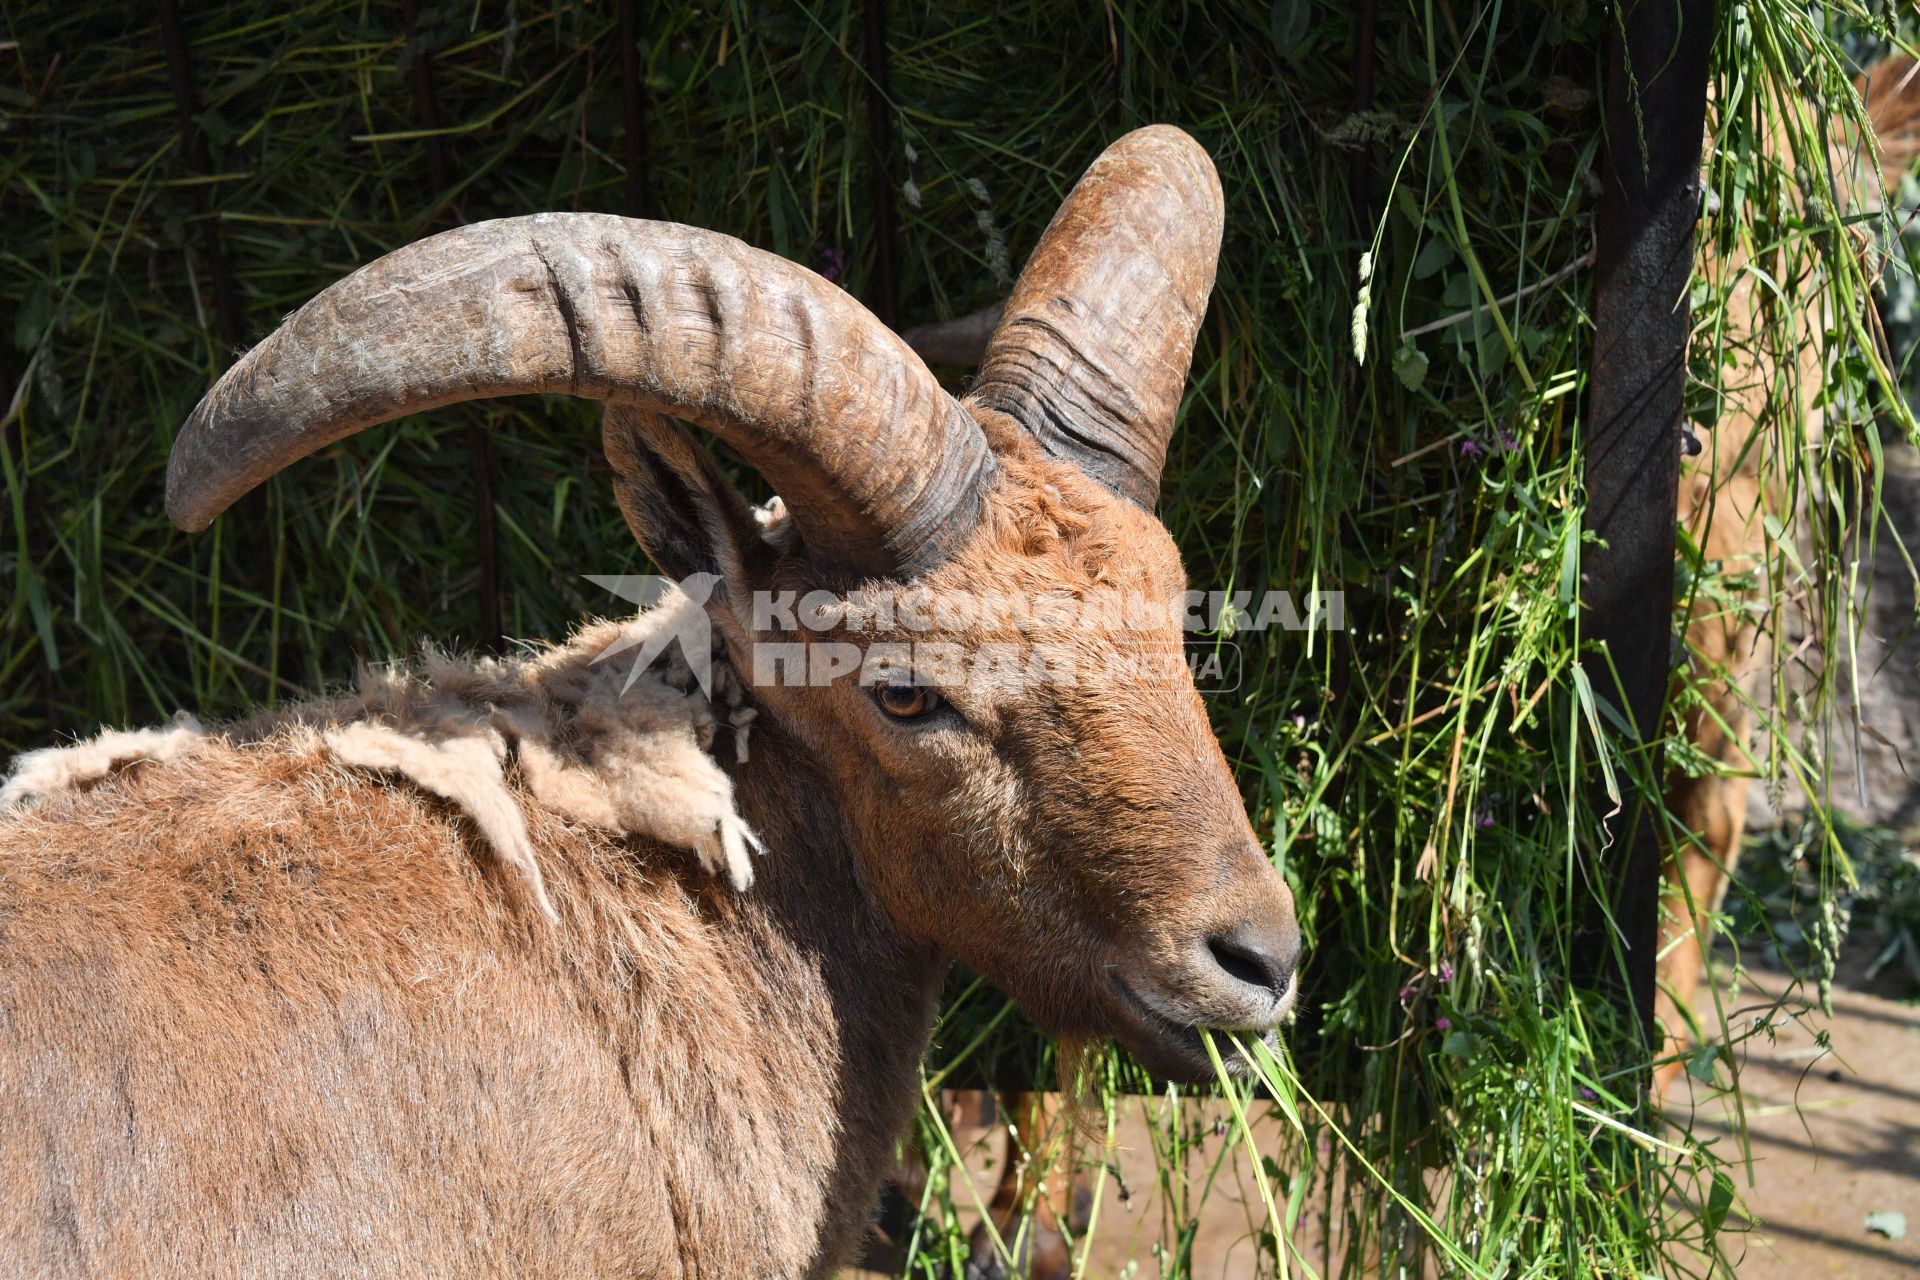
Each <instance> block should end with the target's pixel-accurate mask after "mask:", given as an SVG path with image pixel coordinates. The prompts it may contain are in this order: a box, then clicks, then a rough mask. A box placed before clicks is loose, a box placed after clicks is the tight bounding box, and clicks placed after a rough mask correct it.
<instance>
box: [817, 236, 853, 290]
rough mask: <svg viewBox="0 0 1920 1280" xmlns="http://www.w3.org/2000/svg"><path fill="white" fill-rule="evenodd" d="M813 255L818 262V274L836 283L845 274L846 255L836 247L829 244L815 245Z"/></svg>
mask: <svg viewBox="0 0 1920 1280" xmlns="http://www.w3.org/2000/svg"><path fill="white" fill-rule="evenodd" d="M813 253H814V256H815V257H816V258H818V259H819V260H820V274H821V275H823V276H825V277H826V278H827V279H829V280H832V281H834V282H836V283H838V281H839V279H840V277H841V276H843V275H845V274H846V273H847V255H846V254H845V253H844V252H842V251H841V250H840V249H839V248H838V247H836V246H834V245H830V244H821V245H815V246H814V248H813Z"/></svg>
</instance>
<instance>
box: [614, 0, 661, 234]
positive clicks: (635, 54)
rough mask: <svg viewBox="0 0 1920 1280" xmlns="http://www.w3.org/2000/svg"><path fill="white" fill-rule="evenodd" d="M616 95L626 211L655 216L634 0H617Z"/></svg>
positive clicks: (656, 215) (637, 24) (636, 7)
mask: <svg viewBox="0 0 1920 1280" xmlns="http://www.w3.org/2000/svg"><path fill="white" fill-rule="evenodd" d="M620 99H621V105H622V107H623V108H624V110H625V114H626V146H625V159H626V164H627V212H628V213H629V214H631V215H632V216H633V217H636V218H656V217H658V216H659V213H658V212H657V211H656V209H655V207H654V203H653V181H652V179H653V175H652V172H651V171H650V163H651V162H650V158H649V152H648V149H647V82H646V79H645V78H644V76H643V75H642V74H641V69H640V13H639V5H638V4H636V3H635V0H620Z"/></svg>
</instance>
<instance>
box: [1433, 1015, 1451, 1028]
mask: <svg viewBox="0 0 1920 1280" xmlns="http://www.w3.org/2000/svg"><path fill="white" fill-rule="evenodd" d="M1433 1028H1434V1030H1436V1031H1451V1030H1453V1019H1452V1018H1435V1019H1434V1020H1433Z"/></svg>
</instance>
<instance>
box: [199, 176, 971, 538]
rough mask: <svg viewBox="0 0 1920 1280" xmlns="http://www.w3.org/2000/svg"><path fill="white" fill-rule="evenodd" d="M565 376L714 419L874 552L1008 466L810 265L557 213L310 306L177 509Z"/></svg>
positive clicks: (381, 271) (262, 350) (242, 386)
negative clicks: (320, 455)
mask: <svg viewBox="0 0 1920 1280" xmlns="http://www.w3.org/2000/svg"><path fill="white" fill-rule="evenodd" d="M543 391H556V392H570V393H572V394H574V395H579V396H585V397H588V398H590V399H596V400H605V401H615V402H620V403H630V404H636V405H641V406H644V407H646V408H650V409H654V410H657V411H659V412H663V413H668V414H672V415H674V416H676V417H681V418H685V419H688V420H690V421H692V422H696V423H698V424H700V425H701V426H704V427H706V428H708V429H709V430H711V431H713V432H714V433H715V434H716V435H718V436H720V437H721V438H722V439H724V440H726V441H727V442H728V443H729V444H731V445H733V446H734V447H735V448H736V449H738V450H739V452H740V453H741V454H742V456H744V457H745V458H746V460H747V461H748V462H749V463H750V464H751V465H752V466H753V467H755V468H756V469H757V470H758V471H759V472H760V473H761V474H762V475H763V476H765V477H766V479H767V481H768V483H769V484H771V485H772V486H773V487H774V488H775V490H776V491H778V492H779V493H780V495H781V497H783V498H784V499H785V500H786V503H787V506H788V509H789V510H791V511H792V512H793V517H794V521H795V524H796V526H797V527H798V530H799V533H800V536H801V538H802V539H803V540H804V541H805V542H806V543H807V544H808V546H809V547H810V548H812V549H813V550H814V551H815V552H816V553H818V554H820V555H822V556H823V557H826V558H827V559H829V560H831V561H832V562H833V563H835V564H836V565H839V566H842V567H845V568H849V569H853V570H855V571H858V572H861V573H874V574H886V573H894V572H899V573H908V574H911V573H914V572H918V571H919V570H921V569H924V568H926V567H928V566H930V565H931V564H933V563H937V562H938V561H939V560H940V559H941V558H943V557H944V556H945V555H946V554H947V553H948V552H950V551H951V550H952V549H953V547H954V546H955V545H956V544H957V543H958V542H959V540H960V539H962V538H964V537H965V536H966V535H967V533H968V532H969V531H970V530H971V528H972V527H973V522H974V519H975V518H976V517H977V512H978V507H977V503H978V500H979V494H980V491H981V488H982V485H983V483H984V482H985V481H986V479H987V478H988V476H990V475H991V474H992V472H993V469H994V463H993V459H992V457H991V455H990V454H989V453H988V451H987V446H986V441H985V438H984V437H983V436H982V434H981V431H980V428H979V426H978V424H977V423H975V422H974V421H973V419H972V417H971V416H970V415H969V414H968V413H967V412H966V410H965V409H963V408H962V407H961V406H960V405H959V403H958V402H956V401H955V400H954V399H953V398H952V397H950V396H949V395H947V394H946V392H945V391H943V390H942V389H941V388H940V384H939V383H938V382H937V381H935V379H934V377H933V375H932V374H931V373H930V372H928V370H927V367H926V366H925V365H924V364H922V363H921V361H920V359H919V357H918V356H916V355H914V354H913V352H912V351H910V350H909V349H908V348H907V347H906V345H905V344H904V343H902V342H901V341H900V339H899V338H897V337H895V336H894V335H893V334H892V333H891V332H889V331H888V330H887V329H886V328H885V327H884V326H883V325H881V323H880V322H879V321H878V320H876V319H875V318H874V317H873V316H872V315H871V314H869V313H868V312H867V310H866V309H865V308H863V307H862V306H861V305H860V304H859V303H857V302H855V301H854V300H853V299H852V298H850V297H848V296H847V295H846V294H845V293H842V292H841V291H840V290H839V289H837V288H835V287H833V286H832V285H830V284H828V283H827V282H826V281H825V280H822V279H821V278H820V277H819V276H816V275H814V274H813V273H812V272H810V271H808V270H806V269H805V268H803V267H799V266H796V265H795V264H793V263H791V262H788V261H786V260H785V259H783V258H778V257H775V256H773V255H772V254H769V253H763V252H761V251H759V250H757V249H752V248H749V247H748V246H746V245H744V244H742V243H740V242H739V241H737V240H734V239H733V238H731V237H729V236H723V235H719V234H717V233H714V232H710V231H701V230H698V229H696V228H693V227H684V226H679V225H676V224H673V223H660V222H640V221H636V220H633V219H628V218H618V217H612V216H608V215H602V214H584V213H571V214H538V215H535V216H533V217H525V218H505V219H501V220H499V221H496V222H483V223H479V224H476V225H474V226H470V227H462V228H460V229H459V230H455V231H448V232H445V233H443V234H440V235H437V236H432V237H430V238H428V239H426V240H421V241H419V242H417V243H415V244H411V245H408V246H406V247H405V248H402V249H398V250H395V251H394V252H393V253H390V254H388V255H387V256H385V257H384V258H381V259H379V260H378V261H376V262H373V263H370V264H369V265H367V266H365V267H362V268H361V269H360V270H358V271H356V272H354V273H353V274H352V275H350V276H348V277H347V278H346V279H344V280H342V281H339V282H338V283H336V284H334V285H333V286H331V287H330V288H328V289H327V290H325V291H324V292H323V293H321V294H320V295H319V296H318V297H316V298H314V299H313V300H312V301H310V302H308V303H307V304H306V305H305V306H304V307H302V308H300V310H299V311H297V312H295V313H294V315H293V316H292V318H290V319H289V320H287V322H286V323H285V324H283V325H281V326H280V328H279V329H278V330H277V331H275V332H274V333H273V334H272V335H271V336H269V337H268V338H267V339H266V340H265V341H263V342H261V343H260V345H258V346H257V347H255V348H254V349H253V350H252V351H249V352H248V353H247V354H246V356H244V357H243V358H242V359H241V360H240V361H239V363H237V364H235V365H234V366H233V368H231V369H229V370H228V371H227V373H226V375H225V376H224V377H222V378H221V379H220V381H219V382H218V383H216V384H215V385H214V387H213V389H212V390H211V391H209V392H208V393H207V395H206V397H205V398H204V399H203V400H201V402H200V404H199V407H197V408H196V409H195V410H194V411H193V415H192V417H190V418H189V419H188V420H187V424H186V426H185V428H184V429H183V430H182V432H181V434H180V437H179V439H178V440H177V441H176V442H175V444H174V448H173V457H172V460H171V461H170V463H169V464H168V468H167V513H168V515H169V516H171V517H172V519H173V521H174V523H175V524H178V525H179V526H181V527H182V528H184V529H189V530H198V529H204V528H205V527H206V526H207V525H208V524H209V523H211V522H212V520H213V518H214V517H215V516H216V515H218V514H219V513H220V512H221V511H223V510H225V509H226V507H227V506H229V505H230V504H231V503H233V502H234V501H235V500H236V499H238V498H239V497H240V496H241V495H242V494H244V493H245V492H247V490H249V489H251V488H252V487H253V486H255V485H257V484H259V483H260V482H261V481H263V480H265V479H266V478H267V477H268V476H271V475H273V474H275V473H276V472H278V471H280V470H281V469H283V468H285V467H286V466H288V465H289V464H291V463H293V462H295V461H297V460H298V459H300V458H303V457H305V456H306V455H307V454H310V453H312V452H314V451H315V450H316V449H320V448H323V447H324V446H326V445H328V444H330V443H332V442H333V441H336V440H339V439H341V438H343V437H345V436H349V435H352V434H353V433H354V432H356V431H360V430H362V429H364V428H366V427H370V426H373V425H375V424H376V423H380V422H385V421H387V420H389V419H392V418H397V417H400V416H401V415H403V414H409V413H415V412H418V411H420V410H423V409H431V408H435V407H437V406H439V405H445V404H452V403H454V402H456V401H460V400H474V399H480V398H484V397H491V396H508V395H524V394H527V393H531V392H543Z"/></svg>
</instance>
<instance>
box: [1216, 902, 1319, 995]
mask: <svg viewBox="0 0 1920 1280" xmlns="http://www.w3.org/2000/svg"><path fill="white" fill-rule="evenodd" d="M1206 957H1207V959H1208V960H1211V961H1212V963H1213V966H1214V968H1215V970H1217V976H1216V977H1215V978H1214V981H1216V982H1218V983H1221V984H1223V985H1225V986H1227V987H1228V989H1233V988H1235V987H1239V988H1245V990H1244V992H1236V994H1239V995H1241V998H1243V999H1245V1000H1247V1001H1248V1002H1256V1001H1263V1000H1264V1001H1270V1002H1272V1003H1273V1004H1275V1005H1278V1004H1280V1003H1281V1002H1282V1001H1284V1000H1286V998H1287V997H1288V996H1289V995H1291V994H1292V992H1293V971H1294V969H1295V967H1296V966H1298V965H1299V963H1300V931H1299V930H1298V929H1296V928H1295V927H1294V922H1293V913H1292V911H1291V910H1289V911H1288V912H1287V914H1286V917H1285V918H1284V919H1273V918H1267V919H1258V920H1242V921H1241V922H1240V923H1238V924H1236V925H1234V926H1233V927H1231V928H1229V929H1226V930H1224V931H1222V932H1220V933H1216V934H1214V935H1213V936H1212V937H1210V938H1208V939H1207V941H1206Z"/></svg>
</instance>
